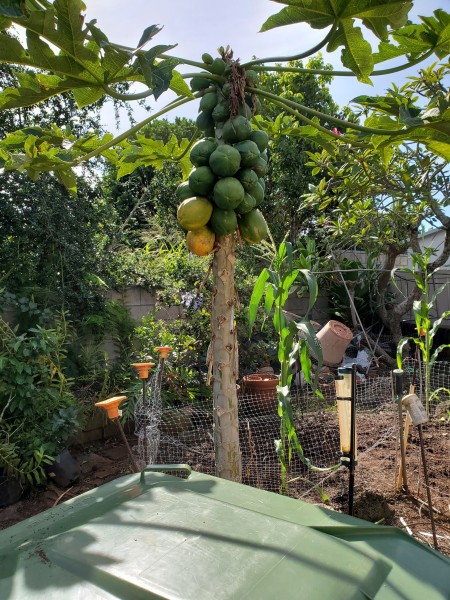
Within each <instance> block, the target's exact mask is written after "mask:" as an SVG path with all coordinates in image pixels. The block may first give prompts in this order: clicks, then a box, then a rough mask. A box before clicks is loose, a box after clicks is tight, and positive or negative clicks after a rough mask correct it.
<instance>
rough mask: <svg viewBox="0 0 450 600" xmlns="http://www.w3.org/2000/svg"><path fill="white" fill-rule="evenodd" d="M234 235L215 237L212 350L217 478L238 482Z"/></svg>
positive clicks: (239, 479) (240, 473) (239, 466)
mask: <svg viewBox="0 0 450 600" xmlns="http://www.w3.org/2000/svg"><path fill="white" fill-rule="evenodd" d="M234 261H235V241H234V235H233V234H231V235H222V236H218V237H217V251H216V253H215V256H214V261H213V276H214V287H213V295H212V310H211V347H210V352H211V354H210V360H212V376H213V404H214V448H215V455H216V475H217V476H218V477H222V478H223V479H229V480H231V481H241V477H242V465H241V452H240V447H239V419H238V401H237V391H236V380H237V378H238V366H237V365H238V348H237V335H236V324H235V314H234V307H235V300H236V298H235V287H234Z"/></svg>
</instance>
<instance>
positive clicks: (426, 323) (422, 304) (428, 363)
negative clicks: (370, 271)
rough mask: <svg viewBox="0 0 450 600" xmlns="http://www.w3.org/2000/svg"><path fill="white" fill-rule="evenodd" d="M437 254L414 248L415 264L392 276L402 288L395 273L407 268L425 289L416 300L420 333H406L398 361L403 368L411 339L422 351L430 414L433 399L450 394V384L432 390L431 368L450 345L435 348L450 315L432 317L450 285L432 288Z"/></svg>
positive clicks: (416, 319)
mask: <svg viewBox="0 0 450 600" xmlns="http://www.w3.org/2000/svg"><path fill="white" fill-rule="evenodd" d="M432 254H433V248H425V249H424V250H423V252H422V253H419V252H413V253H412V255H411V259H412V268H411V269H410V268H408V267H398V268H396V269H393V270H392V273H391V277H392V281H393V282H394V285H395V286H396V287H397V289H399V288H398V286H397V284H396V281H395V273H396V272H397V271H403V272H405V273H409V274H410V275H412V277H413V278H414V281H415V284H416V286H417V287H418V288H419V290H420V291H421V293H422V298H420V299H418V300H415V301H414V304H413V313H414V320H415V324H416V331H417V335H416V336H408V337H403V338H402V339H401V340H400V341H399V343H398V346H397V365H398V368H399V369H400V368H402V362H403V350H404V348H405V346H406V344H408V343H409V342H413V343H414V344H415V345H416V346H417V348H418V349H419V351H420V354H421V358H422V362H423V366H424V393H425V409H426V412H427V415H428V414H429V411H430V402H431V401H432V399H433V398H435V397H437V396H438V395H439V392H444V393H446V394H448V395H449V396H450V390H448V389H447V388H439V389H437V390H434V391H433V392H431V369H432V367H433V365H434V363H435V362H436V360H437V359H438V357H439V354H440V353H441V352H442V350H444V348H448V347H450V344H442V345H440V346H438V347H437V348H436V349H435V350H434V352H433V340H434V337H435V335H436V333H437V331H438V329H439V327H440V325H441V323H442V321H443V320H444V319H446V318H447V317H449V316H450V311H449V310H447V311H445V312H444V313H442V314H441V316H440V317H439V318H438V319H436V320H435V321H434V322H432V321H431V317H430V313H431V311H432V310H433V307H434V306H435V303H436V298H437V297H438V295H439V294H440V293H441V292H442V291H443V290H444V289H445V288H446V287H447V285H448V284H447V283H444V284H443V285H441V286H440V287H438V288H437V290H436V291H435V292H434V293H431V290H430V280H431V279H432V278H433V275H435V274H436V273H437V271H439V267H438V268H436V269H434V270H431V271H430V269H429V262H430V258H431V256H432Z"/></svg>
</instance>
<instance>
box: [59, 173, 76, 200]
mask: <svg viewBox="0 0 450 600" xmlns="http://www.w3.org/2000/svg"><path fill="white" fill-rule="evenodd" d="M55 176H56V178H57V179H58V181H59V182H60V183H62V185H63V186H64V187H65V188H67V190H68V191H69V192H70V193H71V194H76V192H77V178H76V175H75V173H74V172H73V171H72V170H71V169H68V170H67V171H62V170H58V171H55Z"/></svg>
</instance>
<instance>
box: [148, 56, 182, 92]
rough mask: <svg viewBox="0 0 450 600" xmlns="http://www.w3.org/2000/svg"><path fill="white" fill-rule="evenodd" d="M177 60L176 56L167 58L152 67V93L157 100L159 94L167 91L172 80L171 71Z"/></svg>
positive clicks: (177, 62)
mask: <svg viewBox="0 0 450 600" xmlns="http://www.w3.org/2000/svg"><path fill="white" fill-rule="evenodd" d="M179 62H180V61H179V60H178V59H176V58H167V59H165V60H162V61H161V62H159V63H158V65H157V66H156V67H155V68H154V69H153V80H154V82H155V83H154V86H153V95H154V97H155V100H157V99H158V98H159V97H160V96H161V94H162V93H163V92H165V91H167V90H168V89H169V87H170V82H171V81H172V73H173V70H174V68H175V67H176V66H177V65H178V64H179Z"/></svg>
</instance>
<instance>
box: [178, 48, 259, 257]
mask: <svg viewBox="0 0 450 600" xmlns="http://www.w3.org/2000/svg"><path fill="white" fill-rule="evenodd" d="M208 59H210V60H211V61H212V62H210V63H207V64H209V66H210V67H211V72H214V73H216V74H219V75H224V74H226V70H227V68H228V65H227V64H226V63H225V61H224V60H222V59H221V58H216V59H215V60H213V59H212V57H209V55H203V60H204V62H205V63H206V60H208ZM247 76H248V72H247ZM191 87H192V89H193V90H195V91H204V94H203V96H202V98H201V101H200V109H199V115H198V117H197V121H196V124H197V127H198V128H199V129H201V130H202V131H203V133H204V137H203V138H202V139H201V140H200V141H198V142H197V143H196V144H195V145H194V146H193V147H192V149H191V152H190V160H191V162H192V164H193V169H192V171H191V173H190V175H189V178H188V180H187V181H185V182H183V183H181V184H180V185H179V186H178V188H177V195H178V198H179V200H180V201H181V204H180V206H179V208H178V213H177V218H178V222H179V223H180V225H181V227H183V229H185V230H187V232H188V233H187V236H186V242H187V245H188V248H189V249H190V250H191V251H192V252H194V253H195V254H199V255H201V256H204V255H206V254H208V253H209V252H211V251H212V249H213V247H214V241H215V236H216V235H226V234H230V233H233V232H234V231H235V230H236V229H237V228H239V231H240V235H241V238H242V239H244V240H245V241H247V242H248V243H250V244H254V243H257V242H260V241H261V240H262V239H264V238H265V237H266V235H267V233H268V228H267V223H266V221H265V219H264V217H263V215H262V213H261V212H260V211H259V210H258V208H257V207H258V206H259V205H260V204H261V202H262V201H263V199H264V191H265V182H264V176H265V175H266V173H267V162H268V159H267V152H266V150H267V145H268V142H269V137H268V135H267V133H266V132H264V131H261V130H254V129H253V128H252V125H251V122H250V119H251V117H252V108H251V106H254V103H253V102H252V97H251V96H250V95H247V97H246V102H245V104H244V103H243V102H242V101H240V102H239V111H238V114H236V115H234V116H231V114H230V87H231V86H230V83H229V82H225V83H224V84H222V85H219V84H217V85H212V84H211V81H210V80H209V79H207V78H206V77H202V76H201V74H200V75H199V76H198V77H194V78H193V79H192V80H191Z"/></svg>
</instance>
